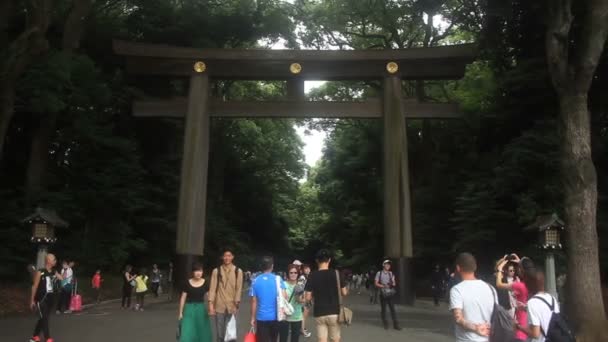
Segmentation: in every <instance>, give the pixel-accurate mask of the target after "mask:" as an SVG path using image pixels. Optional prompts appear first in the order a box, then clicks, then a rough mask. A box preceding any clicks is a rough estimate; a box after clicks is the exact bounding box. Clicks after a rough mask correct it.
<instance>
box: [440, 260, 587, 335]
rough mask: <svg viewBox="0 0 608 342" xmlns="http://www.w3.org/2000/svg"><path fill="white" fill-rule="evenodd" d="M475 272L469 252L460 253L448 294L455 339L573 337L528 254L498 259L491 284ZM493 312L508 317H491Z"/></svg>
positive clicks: (494, 315) (555, 299)
mask: <svg viewBox="0 0 608 342" xmlns="http://www.w3.org/2000/svg"><path fill="white" fill-rule="evenodd" d="M476 271H477V261H476V260H475V257H474V256H473V255H471V254H470V253H462V254H460V255H459V256H458V257H457V259H456V277H457V278H458V279H459V281H458V283H457V284H455V285H454V286H453V287H452V288H451V289H450V295H449V302H450V310H451V311H452V314H453V317H454V322H455V337H456V341H458V342H477V341H483V342H485V341H489V336H490V335H493V336H495V338H494V340H498V339H497V338H500V340H501V341H529V342H545V341H549V340H551V339H547V338H548V337H552V338H553V340H554V341H572V342H574V341H575V339H574V337H573V335H572V332H571V331H570V330H569V328H568V325H567V324H566V323H565V321H564V320H563V319H562V318H561V316H560V306H559V302H558V300H557V298H555V297H554V296H553V295H551V294H550V293H548V292H546V291H545V275H544V273H543V271H541V270H540V269H539V268H537V267H536V266H535V264H534V262H533V261H532V260H531V259H529V258H521V259H520V258H519V257H518V256H517V255H516V254H510V255H505V256H504V257H503V258H501V259H500V260H498V261H497V262H496V268H495V274H494V280H495V281H494V283H493V284H492V285H494V286H491V285H490V284H489V283H487V282H485V281H482V280H480V279H478V278H477V276H476ZM501 294H502V296H501ZM501 297H502V298H503V299H502V300H500V299H499V298H501ZM503 313H504V314H503ZM498 316H502V317H505V318H507V319H506V320H505V321H503V322H500V321H499V320H498V319H493V318H495V317H498ZM558 321H559V323H556V322H558ZM552 322H553V323H552ZM496 335H500V336H496ZM556 336H559V339H557V338H556Z"/></svg>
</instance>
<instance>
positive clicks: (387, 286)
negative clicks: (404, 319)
mask: <svg viewBox="0 0 608 342" xmlns="http://www.w3.org/2000/svg"><path fill="white" fill-rule="evenodd" d="M374 284H375V285H376V287H377V288H379V289H380V308H381V309H380V316H381V318H382V324H383V325H384V329H388V326H389V325H388V320H387V319H386V307H387V306H388V308H389V310H390V311H391V318H392V320H393V328H395V330H401V327H400V326H399V322H398V321H397V313H396V311H395V303H394V300H395V295H396V294H397V291H396V287H397V280H396V279H395V275H394V274H393V272H392V271H391V261H390V260H388V259H387V260H384V261H383V262H382V270H381V271H379V272H378V273H376V277H375V279H374Z"/></svg>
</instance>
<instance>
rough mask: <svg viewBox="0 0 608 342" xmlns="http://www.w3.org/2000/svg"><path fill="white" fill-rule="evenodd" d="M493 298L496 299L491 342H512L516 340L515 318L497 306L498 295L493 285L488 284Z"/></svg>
mask: <svg viewBox="0 0 608 342" xmlns="http://www.w3.org/2000/svg"><path fill="white" fill-rule="evenodd" d="M488 287H489V288H490V291H491V292H492V297H494V310H492V317H491V318H490V342H512V341H514V340H515V329H513V317H511V314H510V313H509V311H507V310H506V309H505V308H503V307H502V306H500V304H497V303H496V302H497V298H496V294H495V293H494V288H493V287H492V285H490V284H488Z"/></svg>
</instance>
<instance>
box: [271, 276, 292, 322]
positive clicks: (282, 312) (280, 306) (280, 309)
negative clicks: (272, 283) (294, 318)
mask: <svg viewBox="0 0 608 342" xmlns="http://www.w3.org/2000/svg"><path fill="white" fill-rule="evenodd" d="M275 279H276V283H277V320H278V321H279V322H280V321H284V320H286V319H287V316H289V315H293V313H294V311H295V310H294V308H293V305H291V304H290V303H289V302H287V299H285V297H284V296H283V289H282V288H281V278H280V277H279V276H276V278H275Z"/></svg>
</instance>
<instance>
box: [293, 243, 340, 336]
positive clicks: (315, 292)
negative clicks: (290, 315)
mask: <svg viewBox="0 0 608 342" xmlns="http://www.w3.org/2000/svg"><path fill="white" fill-rule="evenodd" d="M316 261H317V265H318V266H319V270H318V271H315V272H312V273H311V274H310V276H309V277H308V281H307V282H306V287H305V288H304V291H305V296H306V301H307V302H310V301H311V300H312V301H313V302H314V307H313V316H314V317H315V321H316V322H317V338H318V341H319V342H327V341H328V338H329V339H331V340H332V341H333V342H340V325H339V323H338V314H339V313H340V298H339V296H340V295H342V296H346V295H347V294H348V288H347V287H346V282H345V281H344V277H343V276H342V275H340V274H339V272H338V271H336V270H333V269H330V268H329V263H330V262H331V254H330V253H329V251H327V250H325V249H322V250H320V251H319V252H318V253H317V257H316ZM338 281H339V285H340V291H341V293H339V292H338Z"/></svg>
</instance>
